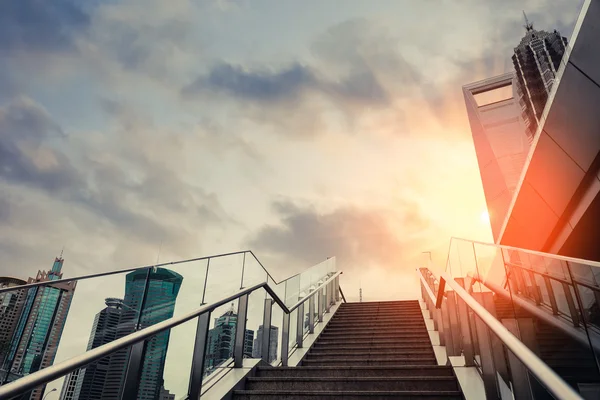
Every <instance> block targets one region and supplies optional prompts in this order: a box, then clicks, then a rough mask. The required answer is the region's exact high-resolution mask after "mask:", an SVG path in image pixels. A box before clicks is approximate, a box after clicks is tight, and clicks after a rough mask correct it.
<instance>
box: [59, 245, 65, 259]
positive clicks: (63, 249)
mask: <svg viewBox="0 0 600 400" xmlns="http://www.w3.org/2000/svg"><path fill="white" fill-rule="evenodd" d="M64 251H65V245H64V244H63V247H62V249H60V256H58V258H62V256H63V252H64Z"/></svg>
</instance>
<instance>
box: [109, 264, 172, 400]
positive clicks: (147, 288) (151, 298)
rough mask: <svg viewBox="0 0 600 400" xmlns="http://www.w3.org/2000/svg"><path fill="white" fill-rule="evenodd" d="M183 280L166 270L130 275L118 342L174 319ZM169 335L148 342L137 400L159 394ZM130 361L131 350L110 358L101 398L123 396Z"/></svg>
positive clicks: (155, 269)
mask: <svg viewBox="0 0 600 400" xmlns="http://www.w3.org/2000/svg"><path fill="white" fill-rule="evenodd" d="M182 281H183V277H182V276H181V275H179V274H178V273H176V272H173V271H171V270H168V269H166V268H154V269H151V270H138V271H134V272H131V273H129V274H127V276H126V279H125V296H124V299H123V304H122V310H121V314H120V318H119V323H118V327H117V329H116V334H115V339H119V338H122V337H124V336H126V335H129V334H130V333H133V332H135V331H136V330H140V329H144V328H147V327H149V326H151V325H154V324H156V323H158V322H162V321H164V320H166V319H169V318H171V317H172V316H173V312H174V310H175V300H176V299H177V295H178V293H179V289H180V287H181V283H182ZM169 336H170V331H164V332H161V333H159V334H158V335H156V336H154V337H152V338H151V339H149V340H148V341H147V342H146V348H145V352H144V359H143V361H142V371H141V375H140V384H139V390H138V397H137V398H138V399H139V400H156V399H157V398H158V396H159V395H160V389H161V387H162V386H163V383H164V382H163V373H164V369H165V360H166V356H167V347H168V344H169ZM128 359H129V349H126V350H121V351H118V352H116V353H114V354H113V355H112V356H111V357H110V361H109V364H108V371H107V373H106V380H105V383H104V387H103V390H102V397H101V398H102V399H105V400H109V399H115V398H119V397H120V393H121V391H122V389H123V387H124V383H125V382H124V379H125V372H126V368H127V362H128Z"/></svg>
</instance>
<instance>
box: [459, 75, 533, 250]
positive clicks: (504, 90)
mask: <svg viewBox="0 0 600 400" xmlns="http://www.w3.org/2000/svg"><path fill="white" fill-rule="evenodd" d="M516 85H517V81H516V78H515V74H514V73H507V74H503V75H499V76H495V77H492V78H488V79H485V80H483V81H479V82H474V83H471V84H468V85H465V86H463V94H464V97H465V104H466V106H467V115H468V117H469V124H470V125H471V132H472V135H473V144H474V145H475V152H476V154H477V162H478V164H479V173H480V175H481V182H482V184H483V191H484V194H485V200H486V203H487V208H488V214H489V216H490V224H491V227H492V233H493V235H494V240H495V241H497V239H498V236H499V234H500V231H501V229H502V224H503V223H504V219H505V217H506V214H507V213H508V209H509V207H510V202H511V200H512V197H513V195H514V193H515V190H516V188H517V185H518V183H519V179H520V176H521V171H522V170H523V167H524V165H525V160H526V159H527V153H528V152H529V148H530V146H531V143H530V141H529V140H528V137H527V134H526V132H525V130H526V127H525V123H524V121H523V118H522V112H521V108H520V106H519V103H518V101H517V99H516V98H515V96H514V93H515V92H516ZM495 93H499V94H500V96H498V97H496V95H495ZM488 95H489V96H490V98H488V99H487V100H488V101H482V100H481V99H482V98H483V99H485V97H484V96H488Z"/></svg>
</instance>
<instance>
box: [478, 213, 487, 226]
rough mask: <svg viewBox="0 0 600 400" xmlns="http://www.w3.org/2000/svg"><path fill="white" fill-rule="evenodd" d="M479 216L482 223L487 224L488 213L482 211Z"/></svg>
mask: <svg viewBox="0 0 600 400" xmlns="http://www.w3.org/2000/svg"><path fill="white" fill-rule="evenodd" d="M479 218H480V219H481V222H483V223H484V224H487V223H489V222H490V214H489V213H488V212H487V211H484V212H482V213H481V215H480V216H479Z"/></svg>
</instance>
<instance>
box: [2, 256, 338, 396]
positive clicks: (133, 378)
mask: <svg viewBox="0 0 600 400" xmlns="http://www.w3.org/2000/svg"><path fill="white" fill-rule="evenodd" d="M241 253H242V252H238V253H229V254H241ZM250 253H251V252H250ZM206 258H208V257H203V258H201V259H206ZM162 265H169V264H162ZM261 266H262V264H261ZM153 267H154V266H153ZM143 268H148V267H143ZM263 268H264V267H263ZM133 270H136V269H130V270H126V271H125V272H127V271H133ZM265 271H266V270H265ZM119 272H123V271H119ZM341 274H342V272H341V271H338V272H335V273H330V274H328V276H327V277H324V278H323V279H325V281H324V282H322V283H321V284H320V285H319V286H317V287H316V288H314V290H311V291H310V292H309V293H308V294H307V295H306V296H304V297H303V298H301V299H299V300H298V301H297V302H296V303H295V304H294V305H292V306H290V307H288V306H286V304H285V302H284V301H283V300H281V298H280V297H279V296H278V295H277V294H276V293H275V291H274V290H273V289H272V288H271V287H270V286H269V284H268V283H267V282H263V283H260V284H257V285H254V286H251V287H249V288H246V289H240V290H239V291H238V292H236V293H234V294H232V295H231V296H228V297H225V298H223V299H221V300H219V301H216V302H214V303H211V304H206V305H202V306H201V307H200V308H198V309H196V310H195V311H192V312H190V313H187V314H185V315H182V316H178V317H172V318H170V319H167V320H165V321H162V322H159V323H157V324H154V325H152V326H150V327H147V328H144V329H142V330H139V331H137V332H134V333H132V334H129V335H127V336H125V337H123V338H120V339H117V340H114V341H112V342H110V343H107V344H105V345H102V346H99V347H97V348H95V349H92V350H89V351H86V352H85V353H83V354H81V355H79V356H76V357H73V358H71V359H68V360H66V361H63V362H61V363H58V364H55V365H52V366H50V367H47V368H44V369H42V370H40V371H37V372H35V373H33V374H30V375H27V376H25V377H23V378H20V379H18V380H16V381H14V382H11V383H8V384H6V385H3V386H0V399H10V398H13V397H15V396H18V395H21V394H24V393H27V392H28V391H31V390H33V389H35V388H36V387H39V386H41V385H44V384H46V383H48V382H51V381H53V380H54V379H57V378H60V377H62V376H65V375H67V374H69V373H71V372H73V371H75V370H76V369H78V368H81V367H84V366H85V365H88V364H90V363H93V362H95V361H98V360H100V359H101V358H103V357H106V356H108V355H110V354H113V353H115V352H117V351H119V350H122V349H130V354H129V358H128V364H127V367H126V374H125V383H124V386H123V390H122V392H121V395H120V399H121V400H127V399H134V398H136V397H137V392H138V388H139V383H140V380H139V374H140V372H141V368H142V363H143V359H144V348H145V345H146V341H147V340H148V339H149V338H151V337H153V336H155V335H156V334H158V333H160V332H163V331H165V330H168V329H171V328H174V327H176V326H179V325H181V324H183V323H185V322H187V321H190V320H192V319H194V318H197V319H198V321H197V326H196V336H195V341H194V350H193V355H192V367H191V371H190V384H189V389H188V395H187V398H188V399H190V400H191V399H193V400H197V399H199V398H200V395H201V393H202V380H203V375H204V359H205V355H206V346H207V339H208V330H209V324H210V315H211V312H212V311H214V310H215V309H216V308H217V307H219V306H222V305H224V304H227V303H229V302H230V301H232V300H236V299H237V300H238V319H237V321H238V323H237V325H236V339H235V344H234V351H233V359H234V368H240V367H242V364H243V356H244V354H243V351H244V332H245V331H246V322H247V321H246V320H247V312H248V300H249V295H250V294H251V293H253V292H254V291H256V290H258V289H264V290H265V291H266V292H267V293H268V295H269V296H270V297H271V298H267V299H265V310H264V315H263V329H264V335H263V346H262V351H263V354H262V355H261V356H262V357H261V358H262V359H263V360H264V361H265V362H267V361H268V359H269V345H268V344H269V335H270V331H271V329H270V327H271V311H272V305H273V302H275V303H277V305H279V307H280V308H281V309H282V310H283V313H284V314H283V329H282V331H283V332H282V334H283V337H282V350H281V358H282V362H281V363H282V365H283V366H287V361H288V351H289V334H290V332H289V321H290V314H291V313H292V312H293V311H295V310H298V313H297V314H298V321H301V320H302V318H303V317H304V312H303V310H304V304H305V303H306V302H307V301H308V307H309V310H314V309H315V301H316V302H317V316H318V319H319V321H323V314H324V313H327V312H329V310H330V307H331V306H332V305H333V304H335V303H336V302H337V301H339V300H340V287H339V276H340V275H341ZM96 276H98V275H96ZM36 286H38V285H36ZM11 289H12V290H14V289H15V288H14V287H13V288H11ZM315 298H316V299H315ZM309 315H310V316H311V318H310V321H309V324H310V326H309V332H311V333H312V332H314V326H315V321H314V313H312V312H310V313H309ZM302 322H303V320H302ZM302 333H303V324H302V323H300V322H299V323H298V332H297V337H296V346H297V347H298V348H301V347H302V344H303V338H304V336H303V335H302ZM284 350H285V351H284Z"/></svg>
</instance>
